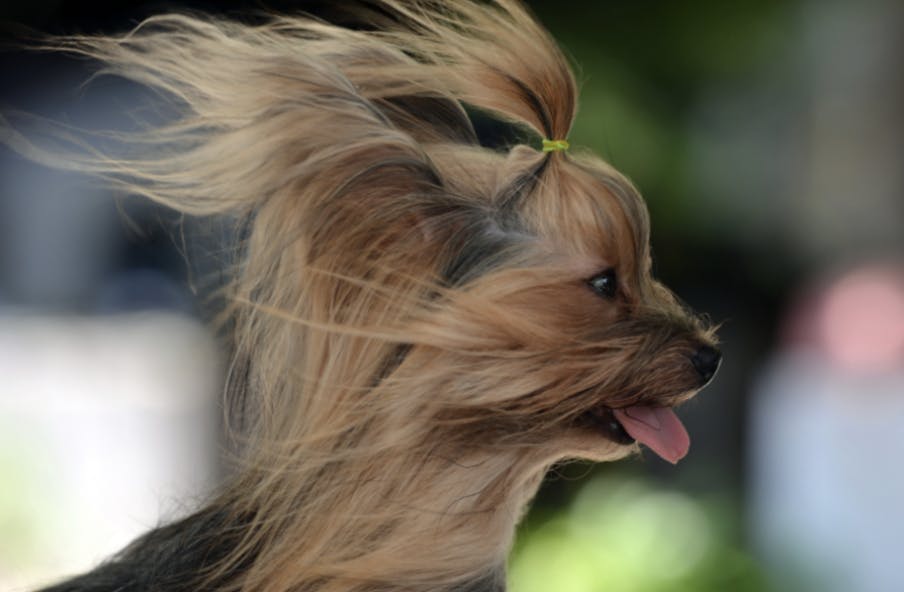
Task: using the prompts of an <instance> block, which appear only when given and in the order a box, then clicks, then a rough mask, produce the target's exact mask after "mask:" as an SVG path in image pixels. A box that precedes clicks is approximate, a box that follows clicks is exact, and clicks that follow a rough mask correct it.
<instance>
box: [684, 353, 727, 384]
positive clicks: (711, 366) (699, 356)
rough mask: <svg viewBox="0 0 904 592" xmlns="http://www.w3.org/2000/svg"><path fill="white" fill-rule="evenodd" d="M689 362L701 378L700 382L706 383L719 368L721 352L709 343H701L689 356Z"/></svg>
mask: <svg viewBox="0 0 904 592" xmlns="http://www.w3.org/2000/svg"><path fill="white" fill-rule="evenodd" d="M691 362H692V363H693V364H694V368H696V369H697V372H699V373H700V378H701V379H703V382H702V384H706V383H708V382H709V381H710V380H712V378H713V376H715V374H716V370H718V369H719V364H720V363H721V362H722V352H720V351H719V350H717V349H716V348H714V347H711V346H709V345H703V346H701V347H700V349H698V350H697V351H696V353H694V355H693V356H691Z"/></svg>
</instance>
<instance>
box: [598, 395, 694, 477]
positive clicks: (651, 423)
mask: <svg viewBox="0 0 904 592" xmlns="http://www.w3.org/2000/svg"><path fill="white" fill-rule="evenodd" d="M612 412H613V413H614V414H615V418H616V419H618V421H619V422H621V424H622V426H623V427H624V428H625V431H626V432H628V434H630V435H631V437H632V438H634V439H635V440H637V441H638V442H641V443H643V444H646V445H647V446H649V447H650V449H651V450H652V451H653V452H655V453H656V454H658V455H659V456H661V457H662V458H664V459H665V460H667V461H669V462H670V463H672V464H675V463H677V462H678V461H679V460H681V459H682V458H684V455H685V454H687V450H688V448H690V446H691V439H690V437H689V436H688V435H687V430H685V429H684V425H682V423H681V420H680V419H678V416H677V415H675V412H674V411H672V410H671V409H670V408H668V407H626V408H625V409H613V410H612Z"/></svg>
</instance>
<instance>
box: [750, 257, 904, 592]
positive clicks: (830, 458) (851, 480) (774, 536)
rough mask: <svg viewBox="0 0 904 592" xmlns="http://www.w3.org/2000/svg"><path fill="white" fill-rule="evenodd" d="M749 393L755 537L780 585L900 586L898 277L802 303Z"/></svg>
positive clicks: (861, 276) (859, 282)
mask: <svg viewBox="0 0 904 592" xmlns="http://www.w3.org/2000/svg"><path fill="white" fill-rule="evenodd" d="M790 326H791V328H792V334H791V335H790V343H788V344H786V345H785V347H784V348H783V349H782V350H781V351H779V352H778V353H777V355H776V357H775V359H774V361H773V363H772V364H771V366H770V367H769V368H768V369H767V371H766V372H765V374H764V376H763V378H762V380H761V381H760V382H759V385H758V388H757V392H756V393H755V395H756V396H755V397H754V399H753V403H754V408H753V414H752V421H753V424H752V429H751V437H752V442H751V451H752V455H753V459H752V460H753V463H752V467H753V473H752V479H751V484H752V492H753V496H752V502H753V516H752V517H753V521H752V527H753V533H754V536H755V537H756V539H757V543H758V547H759V549H760V552H761V554H762V555H763V558H764V559H765V560H766V561H767V563H768V564H769V565H771V566H772V567H773V568H774V571H775V573H776V574H777V578H778V580H779V581H778V583H779V584H780V587H779V588H778V589H782V590H785V589H787V590H792V589H793V590H804V589H813V590H820V591H821V592H831V591H838V592H841V591H844V592H850V591H851V590H856V591H857V592H888V591H890V590H904V570H902V568H901V565H900V553H901V550H902V549H904V503H902V500H904V472H902V471H901V470H900V467H901V464H902V459H904V429H902V425H904V279H902V275H901V272H900V270H899V269H895V268H892V267H883V266H872V267H868V268H862V269H859V270H856V271H854V272H852V273H848V274H846V275H844V276H843V277H841V278H840V279H838V280H836V281H834V282H833V283H832V284H831V285H829V286H828V288H827V289H825V290H824V291H823V292H822V293H820V294H818V295H816V297H809V298H805V299H804V300H803V301H802V303H799V306H797V307H796V308H795V310H794V311H793V313H792V318H791V320H790Z"/></svg>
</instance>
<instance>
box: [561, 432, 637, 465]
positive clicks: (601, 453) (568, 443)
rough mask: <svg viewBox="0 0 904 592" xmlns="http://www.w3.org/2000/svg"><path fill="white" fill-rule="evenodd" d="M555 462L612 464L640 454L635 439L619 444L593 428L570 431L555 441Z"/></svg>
mask: <svg viewBox="0 0 904 592" xmlns="http://www.w3.org/2000/svg"><path fill="white" fill-rule="evenodd" d="M555 446H556V448H557V450H556V451H555V453H554V454H555V457H556V458H555V459H552V460H553V461H555V462H558V461H562V460H588V461H591V462H611V461H615V460H619V459H622V458H625V457H626V456H630V455H632V454H636V453H637V452H639V450H640V448H639V446H638V444H637V442H635V441H634V440H633V439H632V440H631V442H628V443H624V442H617V441H615V440H611V439H609V438H607V437H606V436H605V435H601V434H600V433H598V432H596V431H594V430H593V429H591V428H587V427H580V428H572V429H569V430H568V431H567V432H566V433H565V434H562V436H561V437H560V438H557V439H556V441H555Z"/></svg>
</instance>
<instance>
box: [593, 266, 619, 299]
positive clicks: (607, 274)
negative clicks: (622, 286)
mask: <svg viewBox="0 0 904 592" xmlns="http://www.w3.org/2000/svg"><path fill="white" fill-rule="evenodd" d="M587 284H588V285H589V286H590V288H591V289H592V290H593V291H594V292H596V293H597V294H599V295H600V296H602V297H603V298H608V299H610V300H611V299H612V298H615V293H616V291H618V283H617V282H616V281H615V270H614V269H611V268H610V269H607V270H606V271H604V272H603V273H601V274H599V275H595V276H593V277H592V278H590V279H589V280H587Z"/></svg>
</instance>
